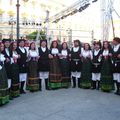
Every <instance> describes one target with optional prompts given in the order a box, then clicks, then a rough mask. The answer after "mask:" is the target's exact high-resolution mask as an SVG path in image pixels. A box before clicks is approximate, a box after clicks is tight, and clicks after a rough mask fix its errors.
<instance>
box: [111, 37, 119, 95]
mask: <svg viewBox="0 0 120 120" xmlns="http://www.w3.org/2000/svg"><path fill="white" fill-rule="evenodd" d="M113 45H114V46H113V67H114V69H113V79H114V80H115V81H116V86H117V91H116V93H115V94H117V95H120V38H118V37H115V38H114V39H113Z"/></svg>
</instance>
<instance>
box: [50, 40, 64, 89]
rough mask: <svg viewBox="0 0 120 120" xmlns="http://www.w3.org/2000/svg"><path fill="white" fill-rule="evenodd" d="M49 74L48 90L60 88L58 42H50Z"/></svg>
mask: <svg viewBox="0 0 120 120" xmlns="http://www.w3.org/2000/svg"><path fill="white" fill-rule="evenodd" d="M49 58H50V74H49V87H50V89H57V88H61V77H62V76H61V70H60V60H59V49H58V42H57V41H52V44H51V47H50V54H49Z"/></svg>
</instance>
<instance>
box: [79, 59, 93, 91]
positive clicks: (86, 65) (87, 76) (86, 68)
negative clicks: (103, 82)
mask: <svg viewBox="0 0 120 120" xmlns="http://www.w3.org/2000/svg"><path fill="white" fill-rule="evenodd" d="M91 77H92V74H91V60H90V59H87V58H86V59H84V60H83V63H82V71H81V82H80V86H81V87H82V88H85V89H89V88H91Z"/></svg>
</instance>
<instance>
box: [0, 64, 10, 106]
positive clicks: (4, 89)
mask: <svg viewBox="0 0 120 120" xmlns="http://www.w3.org/2000/svg"><path fill="white" fill-rule="evenodd" d="M7 80H8V79H7V74H6V71H5V68H4V66H3V67H2V69H1V70H0V106H1V105H4V104H6V103H8V102H9V91H8V81H7Z"/></svg>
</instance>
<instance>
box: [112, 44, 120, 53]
mask: <svg viewBox="0 0 120 120" xmlns="http://www.w3.org/2000/svg"><path fill="white" fill-rule="evenodd" d="M119 47H120V44H118V45H116V46H114V48H113V51H114V52H117V51H118V49H119Z"/></svg>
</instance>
